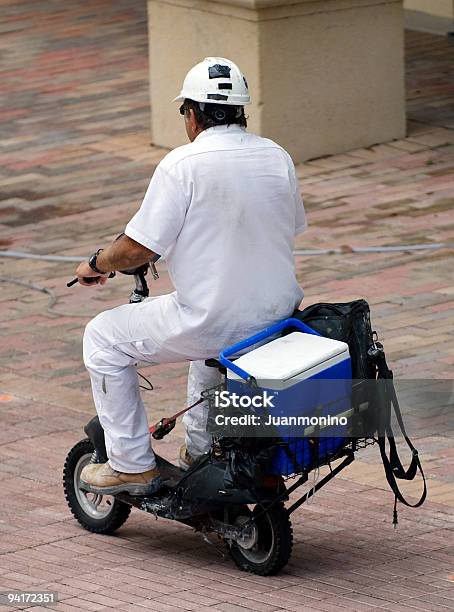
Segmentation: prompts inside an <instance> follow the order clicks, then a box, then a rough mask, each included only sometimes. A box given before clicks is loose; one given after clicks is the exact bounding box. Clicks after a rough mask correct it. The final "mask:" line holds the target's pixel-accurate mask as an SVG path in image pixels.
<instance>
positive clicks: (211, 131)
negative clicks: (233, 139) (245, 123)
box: [194, 123, 246, 142]
mask: <svg viewBox="0 0 454 612" xmlns="http://www.w3.org/2000/svg"><path fill="white" fill-rule="evenodd" d="M245 131H246V130H245V128H244V127H242V126H241V125H238V124H237V123H233V124H231V125H215V126H214V127H210V128H207V129H206V130H203V132H200V134H199V135H198V136H197V137H196V138H195V139H194V142H195V141H196V140H202V139H203V138H208V137H209V136H214V135H215V134H238V133H241V132H245Z"/></svg>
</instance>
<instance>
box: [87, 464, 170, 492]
mask: <svg viewBox="0 0 454 612" xmlns="http://www.w3.org/2000/svg"><path fill="white" fill-rule="evenodd" d="M161 484H162V481H161V477H160V474H159V470H158V468H153V469H152V470H148V471H147V472H141V473H140V474H126V473H124V472H117V470H114V469H113V468H112V467H111V466H110V465H109V464H108V463H89V464H88V465H86V466H85V467H84V468H83V470H82V472H81V473H80V488H81V489H83V490H85V491H90V492H92V493H99V494H101V495H113V494H115V493H121V492H126V493H129V494H130V495H151V494H152V493H155V492H156V491H157V490H158V489H159V488H160V487H161Z"/></svg>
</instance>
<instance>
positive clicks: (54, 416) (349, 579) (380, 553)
mask: <svg viewBox="0 0 454 612" xmlns="http://www.w3.org/2000/svg"><path fill="white" fill-rule="evenodd" d="M0 28H1V31H2V37H1V39H0V51H1V54H2V70H1V73H0V76H1V78H0V96H1V101H2V104H1V111H0V131H1V134H2V139H1V153H0V162H1V163H0V177H1V194H0V195H1V198H2V200H3V203H2V207H1V208H0V230H1V232H0V240H1V242H0V245H1V246H2V247H3V248H13V249H17V250H19V249H23V250H28V251H32V252H34V253H56V254H65V255H79V254H86V253H89V252H91V251H92V250H93V248H94V247H95V246H97V245H101V244H103V243H104V242H106V241H107V240H108V239H110V238H111V237H113V236H115V235H116V234H117V233H119V232H120V231H121V230H122V229H123V227H124V224H125V222H126V221H127V220H128V218H129V217H130V216H131V214H132V213H133V211H134V210H135V209H136V207H137V205H138V202H139V201H140V197H141V195H142V194H143V192H144V190H145V188H146V185H147V181H148V178H149V176H150V175H151V173H152V171H153V169H154V167H155V165H156V163H157V162H158V161H159V159H160V158H161V157H162V156H163V155H164V154H165V151H163V150H159V149H154V148H150V146H149V136H148V94H147V59H146V18H145V3H144V2H138V1H136V0H134V1H127V0H117V1H116V2H110V1H107V0H104V1H102V0H101V1H100V0H97V1H96V2H95V1H94V0H88V1H85V2H81V1H78V2H68V3H62V2H56V1H55V0H44V1H42V2H40V3H37V2H32V1H31V0H29V1H24V0H22V1H20V2H19V0H16V1H15V2H13V1H10V2H7V3H6V2H4V3H3V5H2V23H1V26H0ZM452 54H453V47H452V46H451V47H450V46H449V45H448V43H447V41H445V40H444V39H442V38H437V37H434V36H431V35H428V34H416V33H409V34H408V41H407V65H408V109H409V118H410V122H409V135H408V138H407V139H405V140H401V141H395V142H392V143H389V144H387V145H380V146H376V147H371V148H369V149H362V150H358V151H352V152H350V153H348V154H345V155H338V156H335V157H330V158H325V159H319V160H316V161H313V162H310V163H306V164H304V165H301V166H300V167H299V168H298V172H299V176H300V178H301V187H302V191H303V194H304V196H305V199H306V204H307V209H308V214H309V220H310V224H311V228H310V230H309V232H308V233H307V234H306V235H305V236H304V237H303V238H302V239H301V240H300V242H299V244H298V247H299V248H331V247H344V248H343V253H342V254H337V255H327V256H324V257H321V258H317V259H315V258H308V257H298V258H297V267H298V274H299V276H300V278H301V281H302V283H303V285H304V286H305V288H306V303H307V304H309V303H312V302H314V301H318V300H321V299H327V300H329V301H337V300H348V299H351V298H355V297H359V296H364V297H366V298H367V299H368V300H369V301H370V302H371V304H372V307H373V318H374V323H375V327H376V328H377V329H379V330H380V333H381V335H382V337H383V338H384V341H385V344H386V348H387V351H388V354H389V357H390V361H391V363H392V366H393V368H394V370H395V372H396V373H397V374H398V375H399V376H400V377H407V378H446V379H452V378H453V376H452V366H453V363H454V348H453V343H452V340H453V326H452V313H453V310H454V281H453V277H452V267H453V266H452V250H448V249H444V250H440V251H433V252H417V253H409V252H406V253H405V252H404V253H391V254H375V255H374V254H372V255H371V254H367V255H359V254H352V253H351V252H350V248H349V247H351V246H355V247H357V246H370V245H383V244H387V245H397V244H401V243H405V244H415V243H421V242H442V241H450V242H453V241H454V216H453V212H452V207H453V202H454V200H453V197H454V174H453V168H454V129H453V128H454V110H453V109H454V106H453V101H454V100H453V98H454V95H453V94H454V86H453V80H452V76H453V75H452V72H453V65H454V64H453V62H452ZM384 86H385V84H384ZM175 120H178V115H177V114H176V117H175ZM72 269H73V266H72V265H66V264H65V265H57V264H54V263H48V262H36V261H13V260H4V259H0V275H1V276H2V277H9V278H17V279H21V280H23V281H32V282H35V283H38V284H39V285H41V286H42V287H46V288H48V289H52V290H54V291H55V292H56V293H57V295H58V304H57V306H56V307H55V308H56V310H58V312H59V313H61V314H60V316H56V315H52V314H49V313H48V312H47V311H46V307H47V301H48V298H47V296H46V295H44V294H42V293H39V292H31V291H28V290H25V289H24V288H22V287H18V286H14V285H12V284H6V283H1V285H0V286H1V290H2V291H1V293H0V336H1V341H0V368H1V369H0V371H1V383H0V414H1V422H2V427H1V430H0V487H1V496H0V508H1V514H0V588H1V589H30V588H32V587H33V588H39V589H41V590H56V591H58V592H59V593H60V598H61V600H62V603H61V604H60V605H59V606H58V607H59V609H60V610H80V609H83V610H101V609H108V608H116V609H121V610H141V609H143V608H148V609H151V610H159V611H166V610H168V611H177V610H208V609H209V610H222V611H224V612H234V611H238V612H241V611H244V610H257V611H263V612H268V611H269V612H271V611H274V610H293V611H297V610H308V611H309V610H326V611H329V610H337V609H341V610H342V609H346V610H370V609H373V608H379V609H386V610H402V611H404V610H409V611H410V610H413V611H415V610H448V609H454V585H453V579H454V578H453V574H454V566H453V561H454V553H453V547H452V544H453V543H454V538H453V528H454V514H453V508H454V475H453V470H452V459H453V457H454V451H453V447H452V443H451V440H452V438H451V436H450V433H452V430H451V431H450V430H449V424H448V423H447V421H446V420H445V421H443V420H441V422H440V420H438V421H437V423H438V427H435V429H434V430H433V432H432V435H428V434H424V432H419V438H418V441H417V445H418V447H419V448H420V449H421V451H422V456H423V459H424V465H425V467H426V471H427V474H428V479H429V500H428V502H427V503H426V504H425V506H424V507H423V508H422V509H419V510H409V509H402V510H401V512H400V523H399V528H398V529H397V530H393V528H392V525H391V510H392V496H391V494H390V492H389V491H388V490H387V487H386V484H385V480H384V477H383V472H382V468H381V466H380V463H379V460H378V456H377V451H376V449H375V448H372V449H370V450H369V451H368V452H364V453H362V454H360V455H359V458H358V460H357V461H356V462H355V463H354V464H353V465H352V466H351V467H350V468H348V470H346V471H345V472H344V473H343V475H342V478H341V477H339V478H337V479H336V480H334V481H333V482H332V483H331V484H330V485H329V486H328V487H327V488H326V489H325V490H323V491H322V492H320V494H318V495H317V496H316V497H315V499H314V500H313V502H312V503H311V504H309V505H307V507H305V508H304V510H300V511H297V512H296V513H295V515H294V519H293V523H294V531H295V549H294V555H293V557H292V560H291V562H290V563H289V565H288V567H287V568H286V569H285V571H283V572H282V574H281V575H280V576H278V577H273V578H258V577H254V576H250V575H246V574H242V573H240V572H239V571H237V570H236V569H235V568H234V567H233V565H232V563H231V562H230V561H229V560H227V559H222V558H221V556H220V555H219V553H218V552H217V551H216V550H215V549H213V548H210V547H209V546H208V545H207V544H205V543H204V542H203V541H202V540H201V539H200V537H199V536H197V535H196V534H194V533H192V532H191V531H190V530H189V529H187V528H185V527H183V526H179V525H176V524H174V523H171V522H166V521H164V520H159V521H157V522H156V521H154V520H153V519H151V518H149V517H147V516H145V515H144V514H142V513H139V512H133V514H132V516H131V518H130V519H129V521H128V522H127V524H126V525H125V526H124V527H123V528H122V529H121V530H120V531H119V532H118V535H117V536H116V537H102V536H95V535H91V534H88V533H87V532H84V531H83V530H82V529H81V528H79V527H78V525H77V524H76V523H75V521H74V520H73V519H72V518H71V517H70V515H69V512H68V509H67V507H66V504H65V501H64V499H63V494H62V488H61V468H62V464H63V461H64V457H65V454H66V452H67V450H68V449H69V448H70V446H71V445H72V444H74V443H75V442H76V441H77V440H78V439H79V438H80V437H81V428H82V425H83V424H84V423H85V421H86V420H87V419H88V417H89V416H90V415H92V414H93V408H92V404H91V399H90V394H89V388H88V381H87V376H86V374H85V372H84V370H83V367H82V364H81V356H80V348H81V332H82V328H83V325H84V323H85V322H86V321H87V320H88V318H89V317H90V316H92V315H94V314H95V313H97V312H99V311H100V310H102V309H105V308H107V307H109V306H114V305H116V304H119V303H121V302H123V301H124V300H125V299H126V296H127V293H128V291H129V286H130V280H129V279H128V278H126V277H124V278H121V279H118V280H115V282H112V283H110V284H109V285H108V286H107V287H106V288H104V289H103V290H98V289H96V290H93V291H87V290H82V289H81V288H77V287H76V288H75V289H72V290H68V289H66V287H65V281H66V280H67V279H68V278H70V277H71V275H72ZM167 290H169V283H168V279H167V276H166V273H165V270H164V269H162V267H161V279H160V280H159V282H157V283H156V285H155V286H154V288H153V292H154V293H155V294H156V293H159V292H162V291H167ZM185 371H186V366H184V365H179V364H178V365H171V366H165V367H156V368H155V369H153V371H152V378H153V382H154V384H155V391H153V393H152V394H150V395H149V397H148V398H147V402H148V406H149V410H150V413H152V414H153V419H156V418H157V417H159V416H161V415H162V414H164V413H168V412H170V411H172V410H173V409H174V408H176V407H178V408H179V407H180V406H181V405H182V404H183V403H184V387H185V380H184V377H185ZM147 372H150V370H147ZM180 441H181V428H178V429H177V433H176V435H172V436H170V437H169V438H168V439H165V440H164V441H163V442H161V443H159V452H161V453H162V454H163V455H164V456H166V457H168V458H169V459H170V458H173V457H174V456H175V455H176V450H177V447H178V445H179V443H180ZM157 446H158V445H157ZM417 489H418V487H417V486H414V485H411V486H410V487H409V488H408V489H407V490H408V491H409V493H410V494H412V493H413V494H415V495H416V494H417ZM4 609H5V610H6V609H7V608H4ZM34 609H37V608H36V607H35V608H34Z"/></svg>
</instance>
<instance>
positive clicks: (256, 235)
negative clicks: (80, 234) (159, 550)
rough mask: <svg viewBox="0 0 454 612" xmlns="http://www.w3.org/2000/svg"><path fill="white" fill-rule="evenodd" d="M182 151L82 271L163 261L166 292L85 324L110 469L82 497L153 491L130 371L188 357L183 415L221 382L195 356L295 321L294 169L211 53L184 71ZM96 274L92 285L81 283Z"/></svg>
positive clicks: (201, 444)
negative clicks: (251, 120) (169, 287)
mask: <svg viewBox="0 0 454 612" xmlns="http://www.w3.org/2000/svg"><path fill="white" fill-rule="evenodd" d="M176 100H179V101H181V102H182V104H181V106H180V109H179V110H180V113H181V114H182V115H183V117H184V122H185V128H186V132H187V135H188V138H189V140H190V143H189V144H186V145H184V146H181V147H178V148H177V149H175V150H173V151H171V152H170V153H169V154H168V155H166V157H165V158H164V159H163V160H162V161H161V162H160V164H159V165H158V166H157V168H156V170H155V172H154V174H153V177H152V179H151V182H150V185H149V187H148V190H147V192H146V194H145V198H144V200H143V202H142V205H141V207H140V209H139V210H138V212H137V213H136V214H135V215H134V217H133V218H132V219H131V221H130V222H129V223H128V225H127V226H126V229H125V232H124V235H123V236H122V237H121V238H120V239H118V240H116V241H115V242H113V243H112V244H111V245H110V246H108V247H106V248H105V249H99V250H98V251H96V252H95V253H94V254H93V255H92V256H91V257H90V259H89V261H88V262H84V263H81V264H80V265H79V267H78V268H77V272H76V273H77V277H78V280H79V282H80V283H81V284H82V285H84V286H92V285H93V284H104V283H105V282H107V277H108V275H109V274H110V273H111V272H113V271H116V270H124V269H130V268H136V267H138V266H140V265H142V264H144V263H145V262H148V261H150V260H152V259H154V258H155V257H156V256H158V255H159V256H162V257H163V258H164V259H165V260H166V264H167V268H168V272H169V276H170V279H171V280H172V283H173V285H174V287H175V291H174V292H173V293H170V294H168V295H162V296H158V297H152V298H148V299H146V300H144V301H143V302H141V303H139V304H126V305H123V306H119V307H117V308H114V309H112V310H109V311H106V312H103V313H101V314H99V315H98V316H97V317H95V318H94V319H93V320H92V321H91V322H90V323H89V324H88V325H87V327H86V330H85V335H84V362H85V365H86V367H87V370H88V372H89V374H90V378H91V383H92V390H93V398H94V402H95V406H96V410H97V413H98V416H99V419H100V422H101V425H102V427H103V429H104V433H105V440H106V450H107V456H108V462H107V463H104V464H97V463H91V464H89V465H87V466H86V467H85V468H84V469H83V470H82V473H81V482H82V483H83V485H84V488H86V489H87V490H89V491H92V492H94V493H99V494H106V495H110V494H114V493H119V492H122V491H126V492H128V493H130V494H133V495H147V494H151V493H154V492H155V491H156V490H158V489H159V487H160V486H161V479H160V474H159V470H158V468H157V467H156V461H155V457H154V454H153V451H152V449H151V444H150V433H149V428H148V424H147V417H146V413H145V409H144V406H143V403H142V400H141V398H140V393H139V383H138V375H137V363H138V362H139V361H143V362H149V363H152V364H158V363H171V362H179V361H190V362H191V363H190V366H189V376H188V405H191V404H193V403H195V401H196V400H197V399H198V398H199V397H200V393H201V391H203V390H204V389H206V388H208V387H211V386H214V385H216V384H218V383H219V382H220V374H219V372H218V371H217V370H216V369H212V368H208V367H207V366H206V365H205V364H204V360H205V359H208V358H210V357H215V356H217V355H218V354H219V351H220V350H221V349H222V348H223V347H225V346H228V345H231V344H234V343H236V342H238V341H239V340H241V339H242V338H245V337H248V336H250V335H253V334H255V333H257V332H258V331H259V330H262V329H263V328H264V327H267V326H269V325H271V324H273V323H275V322H276V321H279V320H282V319H285V318H286V317H287V316H289V315H291V313H292V312H293V311H294V309H295V308H296V307H297V306H298V305H299V304H300V302H301V300H302V297H303V292H302V289H301V288H300V286H299V285H298V283H297V280H296V277H295V269H294V261H293V242H294V236H295V235H297V234H299V233H300V232H302V231H304V229H305V228H306V219H305V212H304V207H303V203H302V200H301V196H300V193H299V187H298V182H297V179H296V176H295V168H294V165H293V163H292V160H291V158H290V156H289V155H288V153H287V152H286V151H285V150H284V149H282V147H280V146H279V145H277V144H276V143H274V142H272V141H271V140H268V139H265V138H261V137H259V136H256V135H254V134H250V133H248V132H246V126H247V122H246V117H245V114H244V106H245V105H246V104H249V103H250V96H249V91H248V85H247V81H246V79H245V78H244V76H243V74H242V73H241V71H240V70H239V68H238V66H236V65H235V64H234V63H233V62H232V61H230V60H227V59H224V58H220V57H209V58H206V59H205V60H203V61H202V62H200V63H199V64H197V65H196V66H194V67H193V68H192V69H191V70H190V71H189V72H188V74H187V75H186V78H185V80H184V83H183V88H182V90H181V93H180V95H179V96H177V97H176V98H175V101H176ZM87 278H94V279H95V281H94V282H91V283H90V282H87V281H86V280H84V279H87ZM206 419H207V407H206V405H204V404H203V403H202V404H199V405H198V406H197V407H195V408H193V409H191V410H190V411H189V412H187V413H186V415H185V417H184V419H183V423H184V425H185V428H186V439H185V444H184V445H183V446H182V448H181V451H180V466H181V467H182V468H183V469H188V467H189V466H190V465H191V464H192V463H193V462H194V460H195V459H196V458H198V457H199V456H200V455H202V454H204V453H206V452H208V451H209V449H210V446H211V435H210V434H208V433H207V432H206Z"/></svg>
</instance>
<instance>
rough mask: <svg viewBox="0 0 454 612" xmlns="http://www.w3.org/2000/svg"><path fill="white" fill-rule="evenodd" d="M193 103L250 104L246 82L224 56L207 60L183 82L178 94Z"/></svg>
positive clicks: (179, 97)
mask: <svg viewBox="0 0 454 612" xmlns="http://www.w3.org/2000/svg"><path fill="white" fill-rule="evenodd" d="M185 98H189V99H190V100H194V101H195V102H208V103H210V104H228V105H231V106H244V105H245V104H250V103H251V97H250V96H249V90H248V85H247V81H246V79H245V78H244V75H243V73H242V72H241V70H240V69H239V68H238V66H237V65H236V64H234V63H233V62H232V61H230V60H228V59H225V58H223V57H206V58H205V59H204V60H203V62H200V63H199V64H196V65H195V66H194V67H193V68H191V70H190V71H189V72H188V74H187V75H186V77H185V79H184V83H183V89H182V90H181V92H180V95H179V96H177V97H176V98H174V100H173V102H175V101H176V100H184V99H185Z"/></svg>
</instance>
